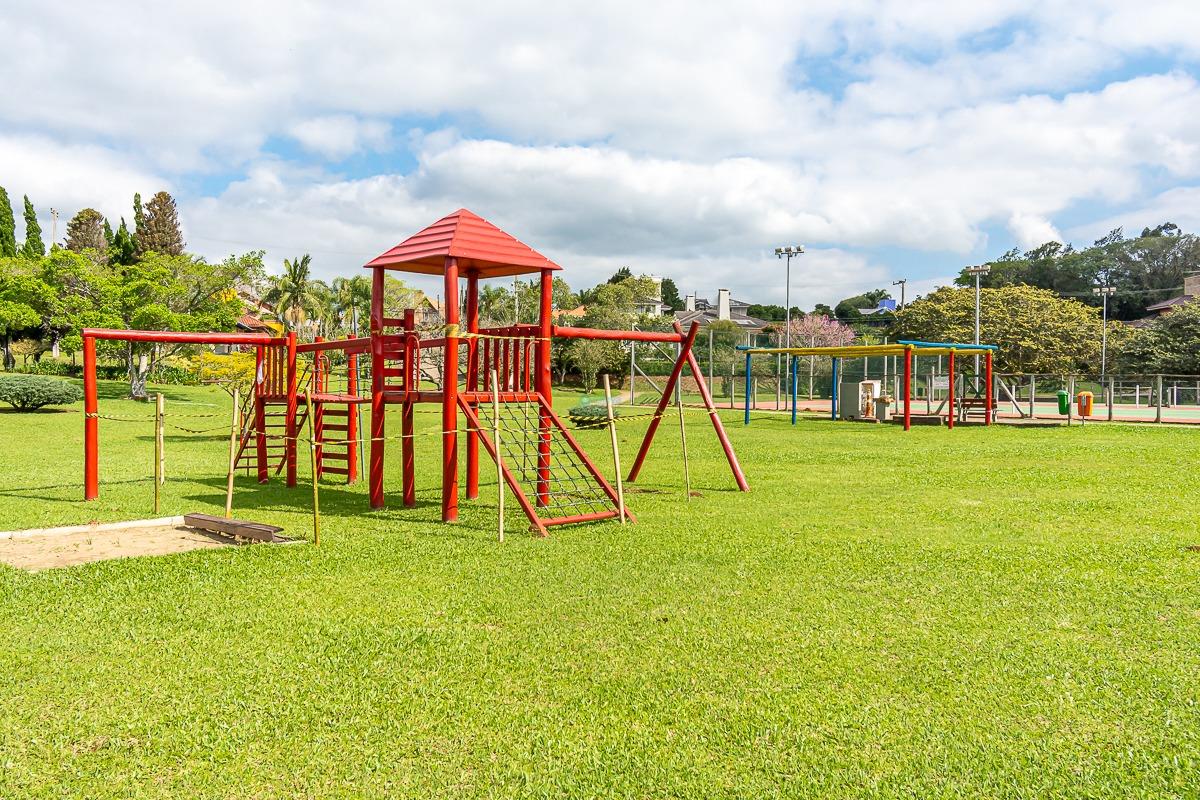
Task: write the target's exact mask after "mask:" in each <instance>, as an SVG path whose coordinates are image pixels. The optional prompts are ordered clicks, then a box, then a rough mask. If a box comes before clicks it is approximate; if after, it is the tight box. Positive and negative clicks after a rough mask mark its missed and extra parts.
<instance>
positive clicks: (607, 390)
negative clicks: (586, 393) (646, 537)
mask: <svg viewBox="0 0 1200 800" xmlns="http://www.w3.org/2000/svg"><path fill="white" fill-rule="evenodd" d="M604 409H605V411H606V412H607V413H608V436H609V438H610V439H611V440H612V454H613V465H614V466H615V467H616V469H617V513H618V514H619V515H620V519H621V524H622V525H624V524H625V486H624V484H623V483H622V482H621V448H620V447H618V446H617V423H616V419H615V417H614V416H613V402H612V388H611V387H610V385H609V382H608V373H607V372H606V373H604Z"/></svg>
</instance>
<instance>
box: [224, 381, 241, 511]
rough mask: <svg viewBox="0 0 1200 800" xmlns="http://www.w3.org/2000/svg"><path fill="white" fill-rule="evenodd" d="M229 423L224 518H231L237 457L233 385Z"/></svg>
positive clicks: (235, 404) (235, 397) (236, 415)
mask: <svg viewBox="0 0 1200 800" xmlns="http://www.w3.org/2000/svg"><path fill="white" fill-rule="evenodd" d="M231 416H232V418H233V419H232V420H231V422H230V423H229V472H228V474H227V475H226V476H225V519H232V518H233V467H234V460H235V459H236V458H237V438H238V390H237V387H236V386H235V387H233V414H232V415H231Z"/></svg>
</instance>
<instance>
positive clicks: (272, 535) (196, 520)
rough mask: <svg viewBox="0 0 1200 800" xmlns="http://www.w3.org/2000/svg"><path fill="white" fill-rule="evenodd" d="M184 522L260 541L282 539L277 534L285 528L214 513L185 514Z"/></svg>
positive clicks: (196, 526)
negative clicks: (218, 515)
mask: <svg viewBox="0 0 1200 800" xmlns="http://www.w3.org/2000/svg"><path fill="white" fill-rule="evenodd" d="M183 524H184V525H187V526H188V527H189V528H199V529H200V530H202V531H212V532H214V533H224V534H227V535H229V536H241V537H243V538H245V539H254V540H256V541H260V542H278V541H281V540H282V537H279V536H276V534H278V533H279V532H280V531H282V530H283V528H280V527H277V526H275V525H264V524H263V523H261V522H250V521H249V520H244V519H225V518H224V517H214V516H213V515H212V514H184V515H183Z"/></svg>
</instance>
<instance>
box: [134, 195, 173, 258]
mask: <svg viewBox="0 0 1200 800" xmlns="http://www.w3.org/2000/svg"><path fill="white" fill-rule="evenodd" d="M135 212H136V209H135ZM145 223H146V224H145V230H144V232H143V229H142V228H138V232H137V237H138V244H139V245H141V249H142V250H143V251H147V250H152V251H154V252H155V253H164V254H166V255H170V256H177V255H179V254H180V253H182V252H183V232H182V231H181V230H180V229H179V212H178V211H176V209H175V199H174V198H173V197H171V195H169V194H167V193H166V192H158V193H157V194H155V195H154V197H151V198H150V202H149V203H147V204H146V217H145Z"/></svg>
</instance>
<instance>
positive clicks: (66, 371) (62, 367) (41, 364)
mask: <svg viewBox="0 0 1200 800" xmlns="http://www.w3.org/2000/svg"><path fill="white" fill-rule="evenodd" d="M21 372H24V373H27V374H29V375H59V376H62V377H71V378H78V377H80V376H81V375H83V367H82V366H80V365H78V364H69V363H67V362H66V361H55V360H54V359H52V358H43V359H42V360H41V361H35V362H33V363H32V364H27V365H26V366H24V367H22V368H21Z"/></svg>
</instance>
